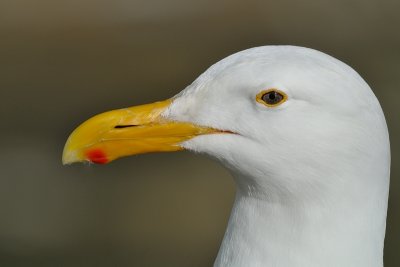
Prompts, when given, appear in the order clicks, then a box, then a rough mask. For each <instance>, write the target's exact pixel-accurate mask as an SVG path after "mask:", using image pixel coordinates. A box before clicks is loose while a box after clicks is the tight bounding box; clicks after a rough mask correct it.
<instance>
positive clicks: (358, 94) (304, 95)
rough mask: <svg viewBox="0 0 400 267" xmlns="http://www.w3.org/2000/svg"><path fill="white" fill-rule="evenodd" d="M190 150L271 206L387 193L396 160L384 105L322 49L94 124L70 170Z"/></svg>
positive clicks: (271, 51) (269, 51) (240, 66)
mask: <svg viewBox="0 0 400 267" xmlns="http://www.w3.org/2000/svg"><path fill="white" fill-rule="evenodd" d="M181 149H188V150H191V151H195V152H199V153H204V154H207V155H210V156H212V157H213V158H216V159H218V160H219V161H221V162H222V163H223V164H224V165H225V166H227V167H228V168H229V169H230V170H232V173H233V175H234V177H235V179H236V181H237V184H238V189H239V190H243V191H245V192H247V193H249V194H260V195H269V197H272V196H276V197H279V196H287V195H288V194H290V195H293V196H299V197H306V196H313V198H315V194H317V193H318V192H319V194H325V193H326V191H325V190H324V188H328V189H329V188H332V186H331V184H332V183H336V184H337V186H336V188H339V189H340V188H345V187H346V186H348V185H349V184H350V185H353V186H356V185H357V184H359V183H364V184H371V185H372V184H374V183H379V182H381V183H383V184H385V183H386V184H387V181H386V182H385V181H383V182H382V181H374V179H376V178H373V177H382V176H385V175H386V174H387V173H388V171H389V170H388V168H389V167H388V163H389V161H390V155H389V141H388V133H387V127H386V123H385V119H384V116H383V112H382V110H381V108H380V105H379V102H378V101H377V99H376V97H375V96H374V94H373V92H372V91H371V89H370V88H369V86H368V85H367V84H366V83H365V82H364V80H363V79H362V78H361V77H360V76H359V75H358V74H357V73H356V72H355V71H354V70H353V69H352V68H350V67H349V66H347V65H346V64H344V63H342V62H341V61H339V60H337V59H335V58H333V57H331V56H328V55H326V54H324V53H322V52H318V51H316V50H312V49H308V48H301V47H294V46H264V47H257V48H252V49H248V50H244V51H241V52H239V53H236V54H233V55H231V56H229V57H227V58H225V59H223V60H221V61H220V62H218V63H216V64H214V65H213V66H211V67H210V68H209V69H208V70H206V71H205V72H204V73H203V74H202V75H200V76H199V77H198V78H197V79H196V80H195V81H194V82H193V83H192V84H191V85H189V86H188V87H187V88H186V89H184V90H183V91H182V92H181V93H179V94H178V95H176V96H175V97H173V98H171V99H168V100H166V101H162V102H156V103H154V104H148V105H143V106H137V107H132V108H126V109H120V110H114V111H110V112H106V113H103V114H100V115H97V116H95V117H94V118H92V119H89V120H88V121H86V122H85V123H83V124H82V125H81V126H79V127H78V128H77V129H76V130H75V131H74V132H73V133H72V134H71V136H70V137H69V139H68V141H67V143H66V145H65V149H64V153H63V162H64V163H72V162H75V161H85V160H86V161H91V162H95V163H107V162H109V161H112V160H114V159H116V158H119V157H122V156H128V155H132V154H139V153H147V152H155V151H177V150H181ZM386 176H388V175H386ZM370 177H371V178H370ZM357 179H358V180H357ZM362 179H363V180H362ZM310 191H313V192H310Z"/></svg>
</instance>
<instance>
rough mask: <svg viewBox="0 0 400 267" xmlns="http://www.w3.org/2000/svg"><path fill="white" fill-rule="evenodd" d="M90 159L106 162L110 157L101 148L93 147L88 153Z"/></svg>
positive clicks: (96, 161)
mask: <svg viewBox="0 0 400 267" xmlns="http://www.w3.org/2000/svg"><path fill="white" fill-rule="evenodd" d="M86 156H87V157H88V159H89V160H90V161H91V162H93V163H97V164H106V163H107V162H108V158H107V156H106V154H105V153H104V152H103V150H101V149H92V150H89V151H88V152H87V153H86Z"/></svg>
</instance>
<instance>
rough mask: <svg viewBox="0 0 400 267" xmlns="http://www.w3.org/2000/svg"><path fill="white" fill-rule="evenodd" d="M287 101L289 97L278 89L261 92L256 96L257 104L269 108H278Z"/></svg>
mask: <svg viewBox="0 0 400 267" xmlns="http://www.w3.org/2000/svg"><path fill="white" fill-rule="evenodd" d="M286 99H287V95H286V94H285V93H284V92H281V91H279V90H277V89H268V90H264V91H262V92H260V93H259V94H257V96H256V100H257V102H259V103H261V104H264V105H266V106H267V107H276V106H278V105H280V104H282V103H283V102H285V101H286Z"/></svg>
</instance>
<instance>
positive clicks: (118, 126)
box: [114, 124, 139, 129]
mask: <svg viewBox="0 0 400 267" xmlns="http://www.w3.org/2000/svg"><path fill="white" fill-rule="evenodd" d="M136 126H139V125H137V124H128V125H117V126H115V127H114V129H122V128H129V127H136Z"/></svg>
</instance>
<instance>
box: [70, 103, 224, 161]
mask: <svg viewBox="0 0 400 267" xmlns="http://www.w3.org/2000/svg"><path fill="white" fill-rule="evenodd" d="M171 102H172V100H165V101H161V102H155V103H153V104H147V105H141V106H136V107H131V108H125V109H118V110H113V111H108V112H105V113H101V114H99V115H96V116H94V117H92V118H90V119H89V120H87V121H86V122H84V123H82V124H81V125H80V126H79V127H78V128H76V129H75V130H74V131H73V132H72V134H71V135H70V136H69V138H68V140H67V142H66V144H65V147H64V152H63V158H62V161H63V164H70V163H73V162H79V161H90V162H94V163H100V164H105V163H108V162H110V161H113V160H115V159H117V158H120V157H125V156H129V155H134V154H141V153H148V152H157V151H160V152H161V151H178V150H182V149H183V148H182V147H181V146H180V143H182V142H183V141H186V140H189V139H191V138H193V137H195V136H198V135H202V134H210V133H215V132H220V131H218V130H215V129H212V128H208V127H202V126H198V125H194V124H191V123H184V122H175V121H170V120H167V119H165V118H163V117H162V116H161V113H162V112H163V111H165V110H166V109H167V108H168V106H169V105H170V104H171Z"/></svg>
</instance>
